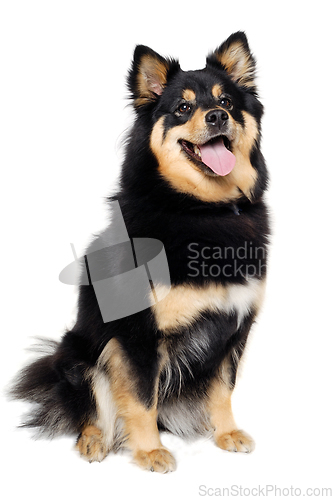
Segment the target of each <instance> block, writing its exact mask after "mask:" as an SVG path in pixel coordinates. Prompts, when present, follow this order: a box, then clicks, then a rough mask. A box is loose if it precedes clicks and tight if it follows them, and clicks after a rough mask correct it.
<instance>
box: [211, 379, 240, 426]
mask: <svg viewBox="0 0 333 500" xmlns="http://www.w3.org/2000/svg"><path fill="white" fill-rule="evenodd" d="M231 395H232V391H231V390H230V389H228V387H227V386H226V385H225V384H224V383H223V382H222V381H221V380H220V379H219V378H216V379H215V380H214V381H213V383H212V385H211V389H210V393H209V402H208V411H209V413H210V419H211V424H212V427H213V429H214V434H215V433H217V434H225V433H229V432H231V431H233V430H235V429H236V428H237V427H236V423H235V419H234V416H233V413H232V409H231Z"/></svg>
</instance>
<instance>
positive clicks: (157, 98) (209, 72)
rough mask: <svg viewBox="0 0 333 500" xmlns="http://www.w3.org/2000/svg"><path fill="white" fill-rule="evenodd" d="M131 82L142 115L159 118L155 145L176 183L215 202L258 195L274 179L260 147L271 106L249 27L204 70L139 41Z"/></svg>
mask: <svg viewBox="0 0 333 500" xmlns="http://www.w3.org/2000/svg"><path fill="white" fill-rule="evenodd" d="M128 83H129V88H130V91H131V94H132V97H133V99H134V106H135V108H136V110H137V112H138V115H139V116H141V117H146V118H147V116H149V117H150V119H151V127H150V130H151V132H150V148H151V151H152V152H153V154H154V156H155V158H156V159H157V163H158V167H157V168H158V170H159V173H160V175H161V176H162V177H163V178H164V179H165V180H166V181H167V182H168V184H169V185H171V186H172V187H173V189H175V190H176V191H178V192H182V193H187V194H190V195H192V196H195V197H196V198H199V199H200V200H202V201H207V202H230V201H235V200H237V199H239V198H241V197H242V196H245V197H246V198H248V199H250V200H251V199H254V198H257V197H258V195H259V194H260V193H259V192H262V190H263V189H264V188H265V185H266V179H267V178H266V168H265V164H264V160H263V157H262V155H261V153H260V149H259V147H260V119H261V116H262V112H263V108H262V105H261V104H260V102H259V101H258V99H257V94H256V83H255V60H254V58H253V56H252V54H251V52H250V49H249V46H248V42H247V39H246V36H245V34H244V33H241V32H239V33H235V34H233V35H232V36H231V37H229V38H228V39H227V40H226V41H225V42H224V43H223V44H222V45H221V46H220V47H219V48H218V49H216V50H215V52H213V53H211V54H210V55H209V56H208V57H207V65H206V67H205V68H204V69H202V70H197V71H186V72H185V71H182V70H181V69H180V66H179V64H178V62H177V61H175V60H173V59H165V58H163V57H161V56H160V55H159V54H157V53H156V52H154V51H153V50H151V49H150V48H148V47H145V46H142V45H139V46H137V48H136V50H135V53H134V60H133V65H132V69H131V71H130V74H129V79H128Z"/></svg>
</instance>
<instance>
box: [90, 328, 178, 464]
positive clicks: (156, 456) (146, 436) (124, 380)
mask: <svg viewBox="0 0 333 500" xmlns="http://www.w3.org/2000/svg"><path fill="white" fill-rule="evenodd" d="M134 347H135V353H136V358H137V359H140V361H141V362H140V363H137V364H136V363H135V362H134V360H133V359H130V356H129V353H128V351H127V352H126V345H125V346H122V345H121V343H120V341H119V340H117V339H116V338H113V339H112V340H111V341H110V342H109V343H108V345H107V346H106V348H105V349H104V351H103V353H102V354H101V357H100V360H99V366H100V369H103V370H104V373H105V372H106V373H107V377H108V379H109V383H110V390H111V391H110V392H111V396H112V401H113V406H114V408H115V411H116V418H117V420H118V421H119V422H120V424H121V428H122V436H123V440H124V443H125V447H126V448H128V449H130V450H131V452H132V455H133V458H134V461H135V462H136V463H137V464H138V465H139V466H140V467H142V468H144V469H148V470H153V471H156V472H163V473H164V472H169V471H173V470H175V468H176V462H175V459H174V458H173V456H172V455H171V453H170V452H169V451H168V450H167V449H166V448H165V447H164V446H163V445H162V443H161V440H160V435H159V431H158V427H157V391H158V383H159V374H160V370H161V366H162V361H161V360H162V357H161V356H159V355H158V352H157V350H156V351H155V354H156V356H155V360H154V359H151V358H152V357H153V358H154V356H149V360H150V361H151V364H149V363H148V362H147V363H145V360H144V355H145V352H144V351H143V350H142V353H141V352H140V351H141V349H143V348H142V347H141V346H140V344H139V343H138V344H137V345H135V346H131V349H134ZM97 403H98V402H97ZM97 407H99V408H101V409H102V408H103V404H97ZM102 411H103V410H102ZM103 420H105V419H103V416H102V415H101V418H100V421H103Z"/></svg>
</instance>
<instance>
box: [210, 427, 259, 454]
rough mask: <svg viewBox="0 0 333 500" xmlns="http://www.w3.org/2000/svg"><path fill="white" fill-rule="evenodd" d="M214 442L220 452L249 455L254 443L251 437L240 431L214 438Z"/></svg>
mask: <svg viewBox="0 0 333 500" xmlns="http://www.w3.org/2000/svg"><path fill="white" fill-rule="evenodd" d="M215 441H216V444H217V446H218V447H219V448H222V450H227V451H240V452H243V453H250V452H251V451H253V450H254V441H253V439H252V438H251V436H249V435H248V434H246V433H245V432H244V431H240V430H235V431H232V432H230V433H226V434H222V435H220V436H216V438H215Z"/></svg>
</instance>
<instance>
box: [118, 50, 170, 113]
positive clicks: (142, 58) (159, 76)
mask: <svg viewBox="0 0 333 500" xmlns="http://www.w3.org/2000/svg"><path fill="white" fill-rule="evenodd" d="M179 69H180V66H179V63H178V61H175V60H174V59H165V58H164V57H162V56H160V55H159V54H157V52H155V51H153V50H152V49H150V48H149V47H146V46H145V45H138V46H137V47H136V49H135V51H134V57H133V62H132V68H131V69H130V72H129V75H128V80H127V83H128V88H129V90H130V92H131V95H132V98H133V99H134V105H135V107H136V108H138V107H141V106H144V105H146V104H149V103H152V102H154V101H156V100H157V99H158V97H159V96H160V95H161V94H162V93H163V90H164V87H165V86H166V84H167V82H168V80H169V78H170V77H171V76H172V75H173V74H174V73H175V72H177V71H178V70H179Z"/></svg>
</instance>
